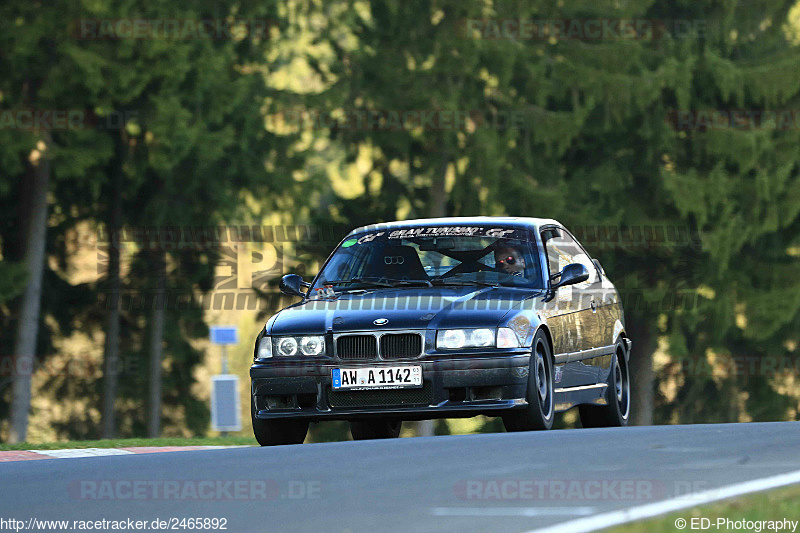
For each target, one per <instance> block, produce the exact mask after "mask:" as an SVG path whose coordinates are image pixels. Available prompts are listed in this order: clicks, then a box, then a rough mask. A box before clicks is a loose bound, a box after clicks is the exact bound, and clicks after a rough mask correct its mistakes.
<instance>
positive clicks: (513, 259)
mask: <svg viewBox="0 0 800 533" xmlns="http://www.w3.org/2000/svg"><path fill="white" fill-rule="evenodd" d="M494 262H495V266H496V267H497V268H498V269H500V270H502V271H503V272H505V273H506V274H511V275H512V276H524V275H525V256H524V255H523V254H522V252H520V251H519V250H518V249H517V248H516V247H515V246H511V245H506V244H501V245H499V246H498V247H497V248H495V250H494Z"/></svg>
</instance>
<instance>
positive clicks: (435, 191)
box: [428, 152, 450, 218]
mask: <svg viewBox="0 0 800 533" xmlns="http://www.w3.org/2000/svg"><path fill="white" fill-rule="evenodd" d="M449 162H450V156H449V155H448V154H447V152H442V161H441V166H440V168H439V171H438V172H437V173H436V174H435V175H434V177H433V184H432V187H431V196H430V204H429V206H428V216H429V217H432V218H439V217H444V216H447V190H446V188H445V187H446V176H447V165H448V163H449Z"/></svg>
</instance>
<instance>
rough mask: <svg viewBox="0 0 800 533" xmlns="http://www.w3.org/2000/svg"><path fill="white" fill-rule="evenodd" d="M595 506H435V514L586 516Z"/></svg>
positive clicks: (432, 511)
mask: <svg viewBox="0 0 800 533" xmlns="http://www.w3.org/2000/svg"><path fill="white" fill-rule="evenodd" d="M593 512H595V509H594V507H433V508H431V514H432V515H434V516H586V515H590V514H592V513H593Z"/></svg>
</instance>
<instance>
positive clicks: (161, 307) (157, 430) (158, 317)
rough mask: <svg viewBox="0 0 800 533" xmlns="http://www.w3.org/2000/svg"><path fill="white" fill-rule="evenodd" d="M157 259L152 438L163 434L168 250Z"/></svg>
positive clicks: (149, 423)
mask: <svg viewBox="0 0 800 533" xmlns="http://www.w3.org/2000/svg"><path fill="white" fill-rule="evenodd" d="M153 260H155V261H157V263H158V265H157V269H158V270H157V271H158V288H157V289H156V293H155V299H154V302H153V304H154V309H153V317H152V319H151V321H152V324H151V327H150V413H149V416H148V420H147V433H148V435H149V437H150V438H151V439H155V438H158V437H159V436H160V435H161V361H162V359H163V346H162V341H163V338H164V315H165V307H166V285H167V261H166V252H164V251H163V250H162V251H159V252H157V253H156V254H154V259H153Z"/></svg>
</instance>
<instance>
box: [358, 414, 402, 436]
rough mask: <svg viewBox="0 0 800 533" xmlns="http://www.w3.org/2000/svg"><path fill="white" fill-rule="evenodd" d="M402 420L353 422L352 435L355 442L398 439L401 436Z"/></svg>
mask: <svg viewBox="0 0 800 533" xmlns="http://www.w3.org/2000/svg"><path fill="white" fill-rule="evenodd" d="M402 425H403V421H402V420H388V419H383V418H381V419H376V420H351V421H350V434H351V435H352V436H353V440H367V439H396V438H397V437H399V436H400V429H401V428H402Z"/></svg>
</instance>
